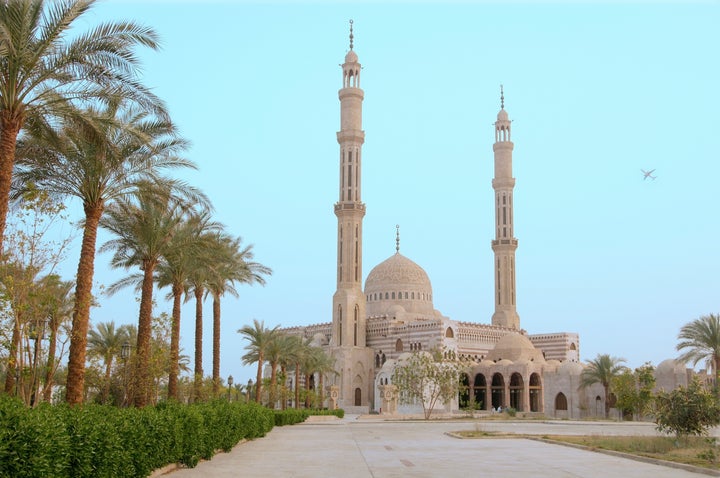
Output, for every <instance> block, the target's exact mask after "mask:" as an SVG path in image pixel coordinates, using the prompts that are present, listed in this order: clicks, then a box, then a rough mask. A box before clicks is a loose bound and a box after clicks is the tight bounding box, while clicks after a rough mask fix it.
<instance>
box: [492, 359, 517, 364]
mask: <svg viewBox="0 0 720 478" xmlns="http://www.w3.org/2000/svg"><path fill="white" fill-rule="evenodd" d="M512 364H513V361H512V360H508V359H502V360H498V362H497V363H496V364H495V365H512Z"/></svg>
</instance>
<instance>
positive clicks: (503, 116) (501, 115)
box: [346, 60, 509, 121]
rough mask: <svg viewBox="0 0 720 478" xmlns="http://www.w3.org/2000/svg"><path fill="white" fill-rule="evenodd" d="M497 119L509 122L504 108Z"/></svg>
mask: <svg viewBox="0 0 720 478" xmlns="http://www.w3.org/2000/svg"><path fill="white" fill-rule="evenodd" d="M346 61H347V60H346ZM497 119H498V121H509V120H508V114H507V111H505V108H503V109H501V110H500V112H499V113H498V115H497Z"/></svg>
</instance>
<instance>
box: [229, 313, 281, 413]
mask: <svg viewBox="0 0 720 478" xmlns="http://www.w3.org/2000/svg"><path fill="white" fill-rule="evenodd" d="M278 328H279V326H278V325H276V326H275V327H273V328H272V329H269V328H267V327H265V322H264V321H258V320H257V319H253V325H252V326H250V325H244V326H243V327H241V328H240V329H238V333H239V334H241V335H243V338H244V339H245V340H247V341H248V344H247V345H246V346H245V350H247V353H246V354H245V355H243V356H242V363H243V365H251V364H254V363H257V377H256V380H255V384H256V385H255V386H256V388H255V401H256V402H257V403H260V397H261V394H262V367H263V364H264V363H265V357H266V355H267V350H268V347H269V346H270V344H271V343H272V341H273V340H275V337H277V336H278V335H279V334H280V332H279V331H278Z"/></svg>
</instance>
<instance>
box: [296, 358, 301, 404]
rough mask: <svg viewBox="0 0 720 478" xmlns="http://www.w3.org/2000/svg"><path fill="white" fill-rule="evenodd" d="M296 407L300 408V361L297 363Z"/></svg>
mask: <svg viewBox="0 0 720 478" xmlns="http://www.w3.org/2000/svg"><path fill="white" fill-rule="evenodd" d="M295 408H300V362H296V363H295Z"/></svg>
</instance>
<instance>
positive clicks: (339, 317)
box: [338, 304, 343, 345]
mask: <svg viewBox="0 0 720 478" xmlns="http://www.w3.org/2000/svg"><path fill="white" fill-rule="evenodd" d="M342 319H343V317H342V305H339V304H338V345H342V334H343V330H342V326H343V323H342Z"/></svg>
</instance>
